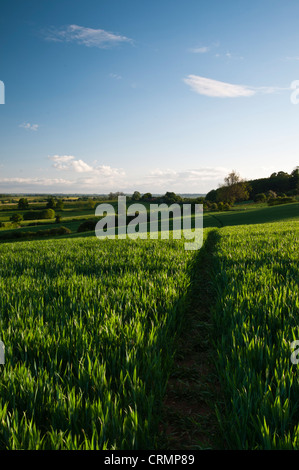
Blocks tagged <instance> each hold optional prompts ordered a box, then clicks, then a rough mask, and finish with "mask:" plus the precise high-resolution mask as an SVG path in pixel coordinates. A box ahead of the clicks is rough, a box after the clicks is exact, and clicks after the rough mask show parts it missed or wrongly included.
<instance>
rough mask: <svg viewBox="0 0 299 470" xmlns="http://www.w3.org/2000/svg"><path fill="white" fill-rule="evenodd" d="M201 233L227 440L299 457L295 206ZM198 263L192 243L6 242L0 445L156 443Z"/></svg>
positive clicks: (238, 215)
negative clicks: (207, 257)
mask: <svg viewBox="0 0 299 470" xmlns="http://www.w3.org/2000/svg"><path fill="white" fill-rule="evenodd" d="M285 214H287V215H285ZM204 227H205V228H204V244H203V247H202V249H201V250H202V251H204V250H205V249H206V240H208V239H209V238H211V237H214V240H215V244H214V245H215V246H214V248H213V253H212V257H211V262H210V264H209V265H208V266H207V267H206V269H207V270H208V272H209V276H210V283H211V286H212V288H213V289H214V292H215V296H214V297H215V301H214V303H213V305H210V312H211V318H212V319H213V324H214V327H215V331H216V332H217V334H215V345H214V347H215V357H214V359H215V368H216V369H217V373H218V376H219V380H220V383H221V390H222V392H221V393H222V397H223V403H221V405H219V404H217V403H215V408H216V412H217V415H218V418H219V426H220V429H221V432H222V433H223V440H225V442H226V447H228V448H234V449H299V369H298V367H299V365H296V364H294V363H292V362H291V359H290V358H291V353H292V350H291V343H292V342H293V341H295V340H299V328H298V316H299V295H298V294H299V287H298V285H299V268H298V251H299V244H298V241H299V203H296V204H290V205H286V206H285V207H283V208H280V207H279V208H276V207H274V208H264V209H256V210H255V211H248V212H247V213H246V212H245V211H244V210H240V212H232V213H223V214H218V215H217V214H216V216H212V215H208V214H207V215H206V216H205V217H204ZM198 259H200V258H198V252H196V251H193V252H188V251H185V250H184V240H102V241H99V240H98V239H97V238H96V237H95V236H94V233H93V234H92V233H90V234H86V233H85V234H84V235H83V236H82V235H81V236H80V234H78V236H74V237H72V236H69V237H67V236H65V237H63V236H62V237H54V238H52V239H46V240H28V241H4V242H2V243H1V244H0V332H1V340H2V341H3V343H4V345H5V364H3V365H1V366H0V449H2V450H4V449H35V450H43V449H66V450H70V449H82V450H88V449H99V450H104V449H109V450H111V449H120V450H124V449H136V450H137V449H155V448H159V445H160V443H159V420H160V413H161V409H162V407H163V397H164V395H165V390H166V386H167V382H168V379H169V374H170V371H171V367H172V365H173V363H174V361H175V353H176V345H177V340H178V338H179V336H180V331H181V327H182V324H183V323H184V315H185V312H186V310H187V309H188V306H189V294H188V293H189V291H190V289H191V288H192V266H194V263H196V262H199V261H198ZM199 295H202V296H203V297H204V296H205V292H204V290H203V291H202V293H201V294H199Z"/></svg>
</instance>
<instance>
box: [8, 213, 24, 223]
mask: <svg viewBox="0 0 299 470" xmlns="http://www.w3.org/2000/svg"><path fill="white" fill-rule="evenodd" d="M10 220H11V222H15V223H19V222H21V220H23V216H22V215H21V214H14V215H12V216H11V218H10Z"/></svg>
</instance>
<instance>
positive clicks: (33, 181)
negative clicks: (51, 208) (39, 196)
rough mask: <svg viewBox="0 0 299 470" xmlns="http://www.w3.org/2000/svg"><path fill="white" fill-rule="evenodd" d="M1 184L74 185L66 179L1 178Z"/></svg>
mask: <svg viewBox="0 0 299 470" xmlns="http://www.w3.org/2000/svg"><path fill="white" fill-rule="evenodd" d="M0 183H1V184H22V185H26V186H27V185H28V186H31V185H37V186H51V185H53V184H61V185H69V184H71V183H72V181H70V180H66V179H64V178H17V177H15V178H0Z"/></svg>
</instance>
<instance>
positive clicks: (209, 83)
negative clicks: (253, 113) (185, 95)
mask: <svg viewBox="0 0 299 470" xmlns="http://www.w3.org/2000/svg"><path fill="white" fill-rule="evenodd" d="M183 81H184V83H186V85H188V86H189V87H190V88H191V89H192V90H193V91H195V92H196V93H198V94H200V95H205V96H210V97H214V98H240V97H249V96H254V95H256V94H257V93H262V94H272V93H276V92H278V91H282V90H290V88H280V87H273V86H269V87H253V86H248V85H235V84H232V83H226V82H221V81H218V80H212V79H211V78H205V77H200V76H198V75H188V77H187V78H184V80H183Z"/></svg>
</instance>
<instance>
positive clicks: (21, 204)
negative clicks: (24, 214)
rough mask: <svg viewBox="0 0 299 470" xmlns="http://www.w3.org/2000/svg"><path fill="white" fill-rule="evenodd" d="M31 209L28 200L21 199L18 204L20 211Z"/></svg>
mask: <svg viewBox="0 0 299 470" xmlns="http://www.w3.org/2000/svg"><path fill="white" fill-rule="evenodd" d="M28 207H29V202H28V199H26V198H24V197H22V198H21V199H19V202H18V209H20V210H26V209H28Z"/></svg>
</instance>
